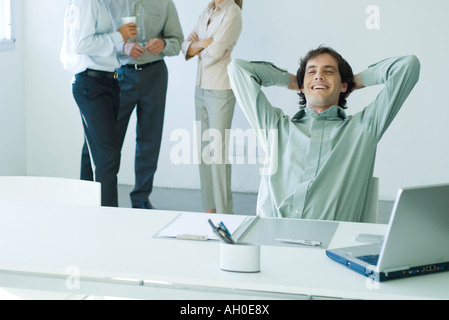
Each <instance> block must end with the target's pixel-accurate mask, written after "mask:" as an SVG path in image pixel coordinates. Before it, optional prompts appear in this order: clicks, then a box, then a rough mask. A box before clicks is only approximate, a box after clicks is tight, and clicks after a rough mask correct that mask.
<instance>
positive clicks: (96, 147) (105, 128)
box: [72, 73, 120, 207]
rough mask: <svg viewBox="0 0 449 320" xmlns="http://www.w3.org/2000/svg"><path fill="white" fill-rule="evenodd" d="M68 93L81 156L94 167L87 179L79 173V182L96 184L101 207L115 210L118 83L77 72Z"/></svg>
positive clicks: (117, 148) (117, 162) (117, 147)
mask: <svg viewBox="0 0 449 320" xmlns="http://www.w3.org/2000/svg"><path fill="white" fill-rule="evenodd" d="M72 91H73V97H74V98H75V101H76V103H77V105H78V107H79V109H80V112H81V118H82V122H83V127H84V137H85V146H84V147H83V156H82V157H84V155H85V154H84V153H85V152H86V153H87V156H88V158H90V159H91V161H92V164H93V168H94V169H93V170H92V169H91V174H90V175H91V177H89V179H85V177H83V173H81V179H83V180H94V181H97V182H100V183H101V197H102V200H101V204H102V206H109V207H117V206H118V197H117V173H118V170H119V167H120V144H119V141H118V138H117V133H116V121H117V115H118V110H119V107H120V90H119V86H118V82H117V80H115V79H113V78H112V77H109V78H106V77H105V78H101V77H92V76H88V75H86V74H85V73H80V74H77V75H75V81H74V83H73V86H72ZM84 148H85V149H84ZM81 172H83V168H81Z"/></svg>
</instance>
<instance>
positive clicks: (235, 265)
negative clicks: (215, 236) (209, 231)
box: [220, 243, 260, 273]
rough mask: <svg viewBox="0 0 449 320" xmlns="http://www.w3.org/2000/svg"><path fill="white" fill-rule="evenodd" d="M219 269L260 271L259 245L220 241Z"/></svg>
mask: <svg viewBox="0 0 449 320" xmlns="http://www.w3.org/2000/svg"><path fill="white" fill-rule="evenodd" d="M220 269H221V270H223V271H231V272H249V273H254V272H260V246H259V245H255V244H249V243H236V244H228V243H220Z"/></svg>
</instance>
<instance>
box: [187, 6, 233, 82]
mask: <svg viewBox="0 0 449 320" xmlns="http://www.w3.org/2000/svg"><path fill="white" fill-rule="evenodd" d="M241 31H242V11H241V9H240V7H239V6H238V5H237V4H235V2H234V0H225V1H223V2H222V3H221V4H219V5H218V6H217V8H215V9H214V6H213V3H211V4H210V5H209V6H208V7H207V8H206V9H205V10H204V11H203V13H202V14H201V16H200V18H199V20H198V22H197V24H196V26H195V28H194V29H193V31H192V33H193V32H195V33H196V34H197V35H198V38H199V39H200V40H206V39H210V38H213V40H214V41H213V42H212V43H211V45H210V46H209V47H207V48H206V49H204V50H203V51H202V52H201V55H200V57H199V60H198V72H197V81H196V85H197V86H198V87H199V88H201V89H207V90H229V89H231V84H230V82H229V77H228V70H227V67H228V65H229V63H230V62H231V52H232V50H233V49H234V47H235V45H236V43H237V40H238V38H239V36H240V33H241ZM191 44H192V43H191V42H189V41H185V42H184V43H183V45H182V51H183V53H184V56H185V57H186V59H187V60H188V59H190V58H191V57H188V56H187V51H188V49H189V46H190V45H191Z"/></svg>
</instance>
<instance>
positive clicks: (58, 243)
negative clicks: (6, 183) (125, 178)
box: [0, 201, 449, 299]
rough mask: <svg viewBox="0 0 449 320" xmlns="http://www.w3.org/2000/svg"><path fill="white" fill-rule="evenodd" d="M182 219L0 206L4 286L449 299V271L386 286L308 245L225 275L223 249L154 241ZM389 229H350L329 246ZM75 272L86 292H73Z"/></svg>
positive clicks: (185, 295)
mask: <svg viewBox="0 0 449 320" xmlns="http://www.w3.org/2000/svg"><path fill="white" fill-rule="evenodd" d="M178 214H179V212H168V211H157V210H152V211H148V210H138V209H124V208H105V207H94V206H67V205H64V206H63V205H50V204H38V203H26V202H23V203H11V202H5V201H0V244H1V245H0V287H17V288H29V289H39V290H51V291H65V292H72V293H77V292H82V293H89V294H94V295H102V296H118V297H130V298H144V299H158V298H160V299H214V298H218V299H220V298H223V297H226V299H232V297H234V298H247V299H249V298H281V299H283V298H286V299H287V298H307V297H313V298H317V297H318V298H320V297H331V298H348V299H449V290H448V288H449V272H446V273H441V274H434V275H426V276H418V277H415V278H409V279H400V280H392V281H389V282H385V283H380V284H379V283H374V282H372V281H371V280H370V279H367V278H365V277H364V276H361V275H359V274H357V273H355V272H352V271H350V270H348V269H346V268H345V267H344V266H342V265H340V264H338V263H336V262H334V261H332V260H331V259H329V258H328V257H327V256H326V254H325V250H324V249H311V248H304V247H301V246H298V247H283V246H263V247H262V248H261V272H260V273H252V274H246V273H233V272H226V271H222V270H220V268H219V265H220V261H219V259H220V252H219V249H220V246H219V242H218V241H192V240H177V239H155V238H153V235H154V234H156V233H157V232H158V231H159V230H161V229H162V228H163V227H164V226H166V225H167V224H168V223H169V222H170V221H172V220H173V219H174V218H175V217H176V216H177V215H178ZM386 228H387V226H386V225H374V224H360V223H340V224H339V226H338V228H337V231H336V233H335V235H334V238H333V240H332V242H331V244H330V246H329V248H337V247H343V246H350V245H357V244H360V243H357V242H355V238H356V236H357V234H359V233H373V234H384V233H385V232H386ZM73 267H75V270H78V271H79V276H80V278H79V288H68V287H67V283H66V280H67V279H68V278H69V277H70V276H71V274H70V272H71V270H73Z"/></svg>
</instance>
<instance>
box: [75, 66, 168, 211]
mask: <svg viewBox="0 0 449 320" xmlns="http://www.w3.org/2000/svg"><path fill="white" fill-rule="evenodd" d="M117 71H118V81H119V85H120V109H119V112H118V116H117V126H116V132H117V138H118V142H119V146H120V150H121V148H122V145H123V142H124V140H125V135H126V131H127V128H128V123H129V119H130V117H131V114H132V113H133V111H134V110H136V115H137V126H136V151H135V152H136V153H135V165H134V170H135V186H134V189H133V191H132V192H131V194H130V198H131V203H132V205H133V206H137V205H139V204H141V203H143V202H147V201H148V198H149V196H150V194H151V192H152V190H153V181H154V175H155V173H156V170H157V164H158V160H159V152H160V147H161V139H162V133H163V125H164V115H165V103H166V96H167V86H168V70H167V66H166V64H165V62H164V60H159V61H156V62H154V63H151V64H149V65H147V66H145V67H144V68H143V69H142V70H135V69H134V68H129V67H126V66H123V67H121V68H120V69H119V70H117ZM83 154H84V156H83V160H82V165H81V167H82V170H81V176H82V179H84V180H90V179H91V176H92V169H91V166H90V159H89V157H88V153H87V146H85V148H84V152H83Z"/></svg>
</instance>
